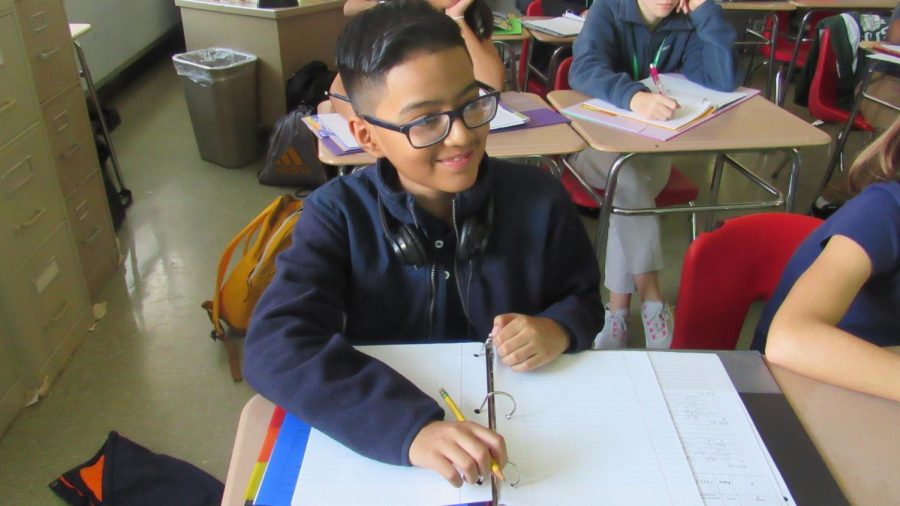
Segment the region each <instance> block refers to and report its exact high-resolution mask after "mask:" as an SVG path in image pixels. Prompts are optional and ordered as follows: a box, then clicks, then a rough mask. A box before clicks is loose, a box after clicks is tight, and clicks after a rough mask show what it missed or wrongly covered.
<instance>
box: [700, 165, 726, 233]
mask: <svg viewBox="0 0 900 506" xmlns="http://www.w3.org/2000/svg"><path fill="white" fill-rule="evenodd" d="M724 168H725V155H723V154H722V153H718V154H717V155H716V163H715V165H714V166H713V177H712V181H711V182H710V184H709V205H710V206H713V205H716V204H717V203H718V202H719V187H721V185H722V172H723V169H724ZM713 215H714V213H712V212H709V213H707V214H706V217H705V219H704V224H703V230H705V231H707V232H708V231H710V230H712V224H713V218H714V216H713Z"/></svg>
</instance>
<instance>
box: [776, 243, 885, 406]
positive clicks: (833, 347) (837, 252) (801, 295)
mask: <svg viewBox="0 0 900 506" xmlns="http://www.w3.org/2000/svg"><path fill="white" fill-rule="evenodd" d="M871 274H872V261H871V259H870V258H869V256H868V254H867V253H866V251H865V250H864V249H863V248H862V247H861V246H860V245H859V244H857V243H856V242H854V241H853V240H852V239H849V238H848V237H845V236H842V235H835V236H833V237H832V238H831V239H830V240H829V241H828V244H827V245H826V246H825V248H824V249H823V250H822V253H821V254H820V255H819V257H818V258H817V259H816V260H815V261H814V262H813V263H812V265H810V267H809V269H807V271H806V272H805V273H803V275H801V276H800V278H798V279H797V282H796V283H795V284H794V286H793V288H791V291H790V292H789V293H788V295H787V297H786V298H785V299H784V302H783V303H782V304H781V307H780V308H779V309H778V312H776V313H775V317H774V318H773V320H772V326H771V327H770V329H769V337H768V341H767V342H766V358H767V359H768V360H769V361H770V362H772V363H775V364H778V365H781V366H784V367H786V368H788V369H791V370H794V371H796V372H798V373H800V374H803V375H806V376H809V377H811V378H815V379H817V380H820V381H824V382H827V383H831V384H834V385H838V386H841V387H844V388H849V389H852V390H858V391H860V392H864V393H868V394H872V395H877V396H881V397H886V398H888V399H893V400H895V401H900V355H897V354H895V353H893V352H891V351H889V350H886V349H883V348H880V347H878V346H876V345H874V344H871V343H869V342H867V341H864V340H862V339H860V338H858V337H856V336H854V335H852V334H850V333H847V332H845V331H843V330H841V329H839V328H837V326H836V325H837V323H838V322H839V321H840V319H841V318H842V317H843V316H844V314H846V312H847V309H848V308H849V307H850V304H851V303H852V302H853V299H854V298H855V297H856V295H857V294H858V293H859V291H860V289H861V288H862V286H863V284H865V282H866V281H867V280H868V279H869V277H870V276H871Z"/></svg>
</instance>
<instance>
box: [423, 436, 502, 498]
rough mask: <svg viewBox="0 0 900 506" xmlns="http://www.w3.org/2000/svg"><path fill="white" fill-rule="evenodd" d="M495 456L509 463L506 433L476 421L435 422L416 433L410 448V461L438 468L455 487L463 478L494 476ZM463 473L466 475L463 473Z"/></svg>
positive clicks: (473, 480)
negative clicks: (503, 434)
mask: <svg viewBox="0 0 900 506" xmlns="http://www.w3.org/2000/svg"><path fill="white" fill-rule="evenodd" d="M491 457H493V458H494V460H495V461H496V462H497V465H499V466H500V469H503V467H504V466H506V442H505V441H504V440H503V436H501V435H500V434H497V433H496V432H494V431H492V430H490V429H488V428H486V427H483V426H481V425H479V424H477V423H475V422H469V421H466V422H450V421H441V422H431V423H429V424H428V425H426V426H425V427H422V430H420V431H419V433H418V434H417V435H416V438H415V439H413V442H412V445H410V447H409V462H410V463H411V464H412V465H414V466H418V467H427V468H429V469H433V470H434V471H437V473H438V474H440V475H441V476H443V477H444V478H446V480H447V481H449V482H450V484H451V485H453V486H454V487H461V486H462V483H463V479H465V480H466V481H467V482H469V483H477V482H478V480H479V478H483V479H487V480H489V479H490V476H491ZM460 473H461V474H462V476H460Z"/></svg>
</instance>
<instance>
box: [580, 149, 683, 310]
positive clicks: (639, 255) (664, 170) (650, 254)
mask: <svg viewBox="0 0 900 506" xmlns="http://www.w3.org/2000/svg"><path fill="white" fill-rule="evenodd" d="M618 156H619V153H605V152H602V151H597V150H596V149H593V148H587V149H585V150H584V151H582V152H581V153H577V154H575V155H574V156H573V157H572V158H571V159H570V161H571V162H572V166H573V167H574V168H575V170H577V171H578V173H579V174H580V175H581V176H582V177H583V178H584V180H585V181H587V183H588V184H590V185H591V186H593V187H595V188H605V187H606V180H607V177H608V176H609V170H610V168H612V164H613V162H615V160H616V158H617V157H618ZM671 167H672V159H671V157H668V156H652V157H651V156H641V157H636V158H632V159H631V160H629V161H628V162H627V163H626V164H625V166H624V167H622V170H620V171H619V179H618V184H617V185H616V194H615V196H614V197H613V204H614V205H615V206H616V207H623V208H640V207H655V199H656V196H657V195H659V192H661V191H662V189H663V188H664V187H665V186H666V182H667V181H668V180H669V171H670V170H671ZM662 267H663V255H662V244H661V243H660V237H659V217H657V216H617V215H615V214H613V215H611V216H610V223H609V233H608V237H607V241H606V266H605V275H604V278H605V281H604V285H606V288H608V289H609V290H610V291H612V292H616V293H634V292H635V291H636V290H637V287H636V286H635V284H634V275H635V274H645V273H648V272H654V271H658V270H660V269H662Z"/></svg>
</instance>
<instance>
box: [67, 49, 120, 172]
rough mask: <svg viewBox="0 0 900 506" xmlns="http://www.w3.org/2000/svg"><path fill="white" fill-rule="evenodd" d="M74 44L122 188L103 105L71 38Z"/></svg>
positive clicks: (85, 60)
mask: <svg viewBox="0 0 900 506" xmlns="http://www.w3.org/2000/svg"><path fill="white" fill-rule="evenodd" d="M72 42H73V43H74V44H75V53H76V54H77V55H78V64H79V66H81V75H82V76H83V77H84V82H85V84H87V89H88V94H89V95H90V97H91V103H93V104H94V109H95V110H96V111H97V118H99V120H100V128H101V130H102V131H103V138H104V140H106V147H107V148H108V149H109V158H110V160H112V164H113V172H114V173H115V175H116V179H117V180H118V183H119V188H121V189H124V188H125V183H123V182H122V174H121V172H120V170H119V157H118V156H117V155H116V148H115V147H113V141H112V137H111V136H110V135H109V128H107V127H106V119H105V118H104V117H103V107H101V106H100V99H99V98H97V90H96V89H95V88H94V79H93V78H92V77H91V71H90V70H89V69H88V65H87V59H86V58H85V57H84V51H82V50H81V44H79V43H78V41H77V40H74V39H73V40H72Z"/></svg>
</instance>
